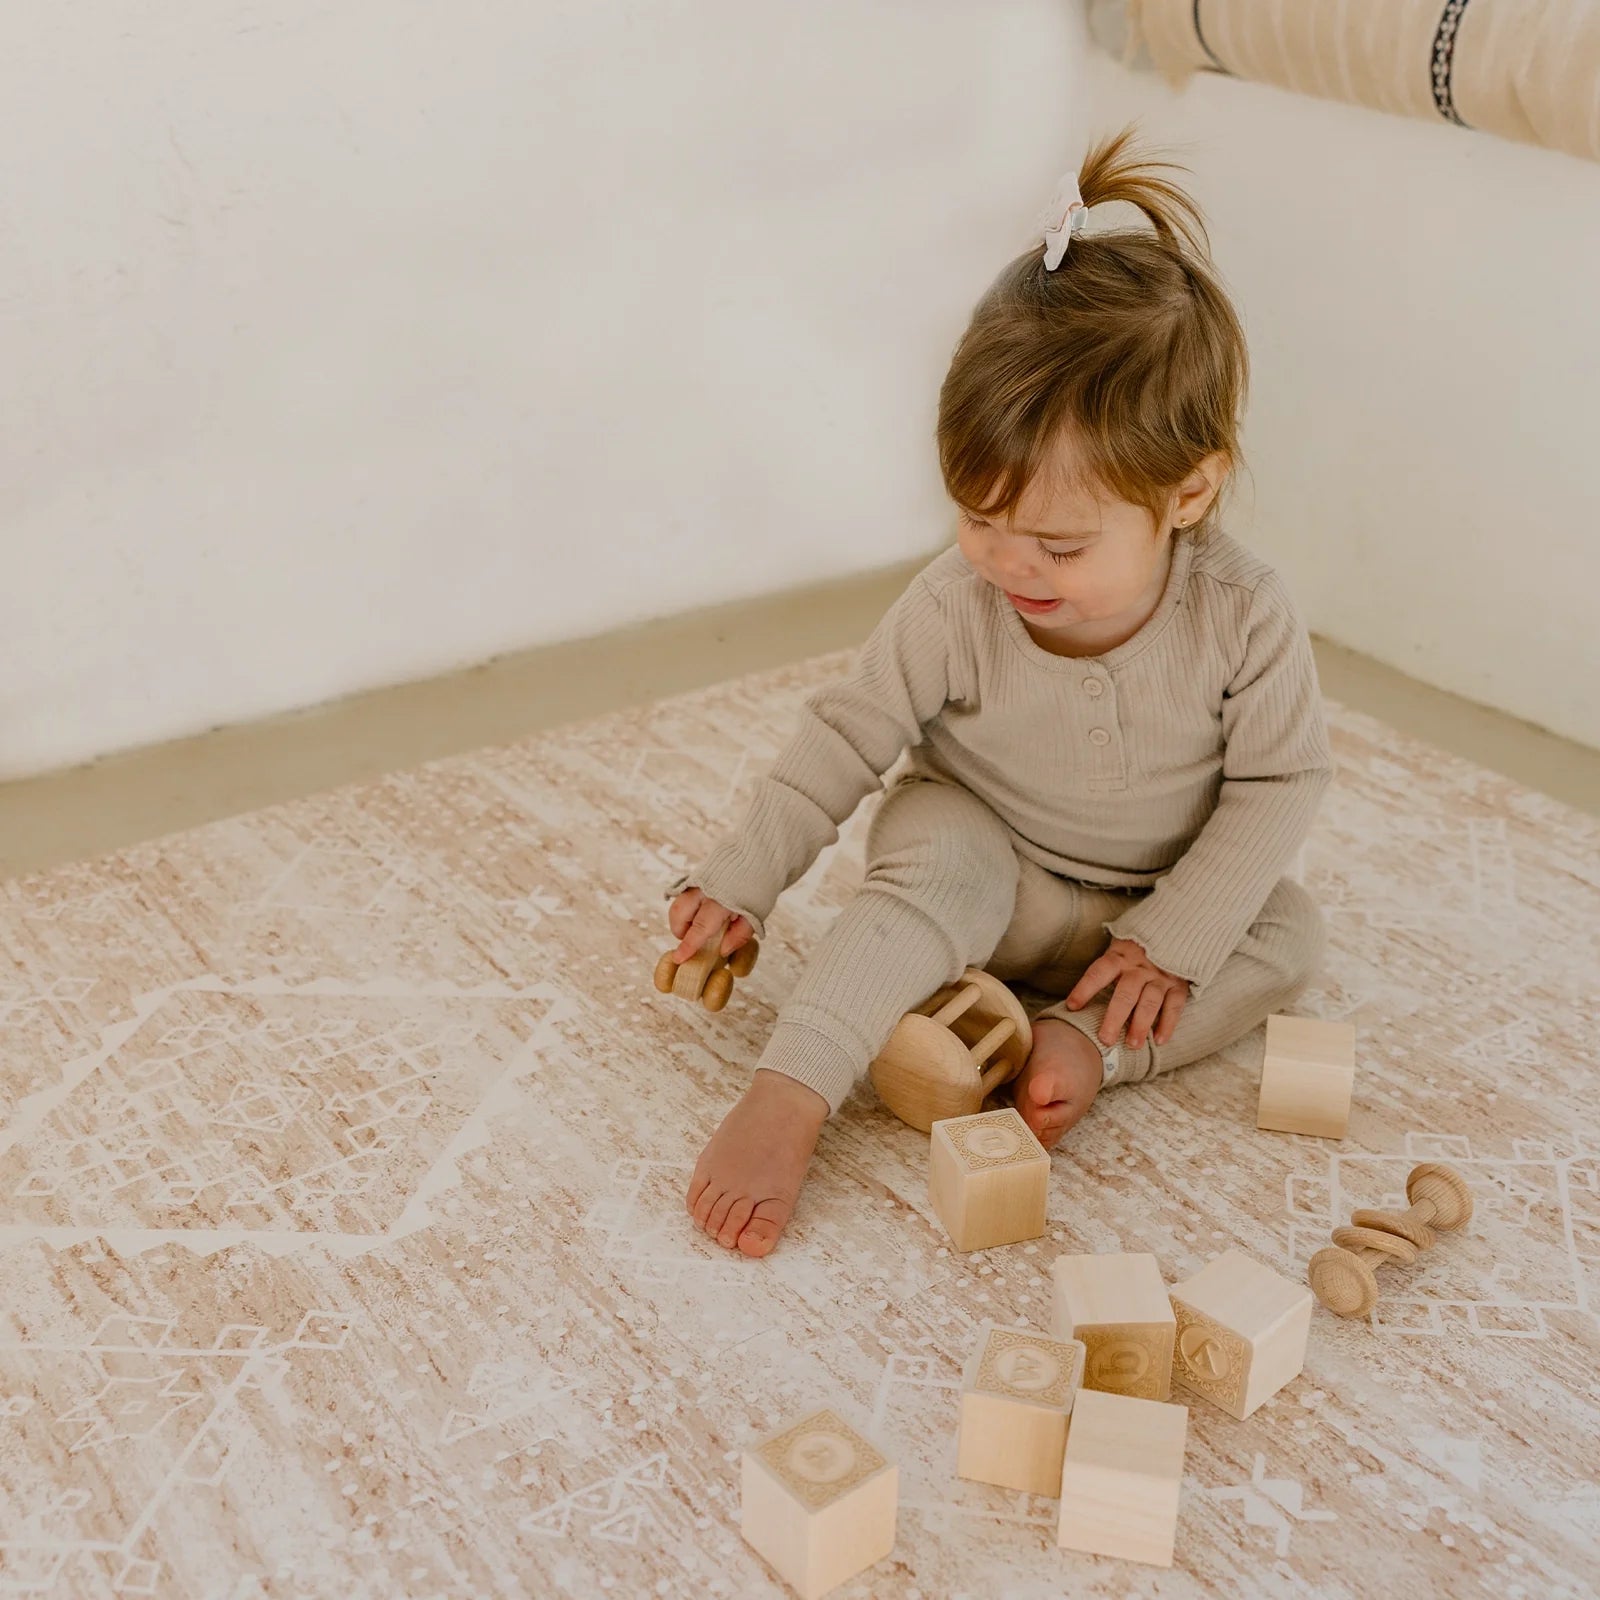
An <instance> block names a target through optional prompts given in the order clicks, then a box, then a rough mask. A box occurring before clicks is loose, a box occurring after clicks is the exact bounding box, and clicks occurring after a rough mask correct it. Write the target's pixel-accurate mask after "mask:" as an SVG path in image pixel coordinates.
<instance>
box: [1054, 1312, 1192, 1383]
mask: <svg viewBox="0 0 1600 1600" xmlns="http://www.w3.org/2000/svg"><path fill="white" fill-rule="evenodd" d="M1158 1327H1160V1328H1161V1331H1160V1332H1157V1331H1156V1329H1157V1328H1158ZM1073 1338H1075V1339H1081V1340H1082V1341H1083V1346H1084V1350H1085V1351H1086V1354H1085V1356H1084V1363H1083V1384H1084V1387H1085V1388H1086V1389H1101V1390H1105V1391H1107V1392H1109V1393H1111V1394H1125V1395H1129V1396H1131V1397H1132V1398H1133V1399H1135V1400H1160V1399H1161V1398H1162V1395H1161V1358H1160V1354H1159V1352H1158V1350H1157V1346H1164V1345H1165V1344H1166V1331H1165V1328H1164V1326H1162V1325H1160V1324H1156V1323H1150V1322H1091V1323H1088V1324H1086V1325H1085V1326H1083V1327H1080V1328H1075V1329H1074V1330H1073ZM1113 1345H1116V1346H1120V1345H1131V1346H1133V1347H1134V1348H1135V1349H1137V1350H1138V1351H1139V1352H1140V1353H1141V1354H1142V1355H1143V1356H1144V1358H1145V1365H1144V1370H1143V1371H1142V1372H1140V1374H1139V1375H1138V1377H1136V1378H1122V1377H1119V1378H1118V1379H1117V1381H1116V1384H1115V1387H1112V1386H1109V1385H1107V1384H1106V1383H1104V1382H1102V1381H1101V1380H1100V1378H1099V1377H1098V1375H1097V1374H1096V1373H1095V1370H1094V1367H1095V1361H1096V1359H1097V1358H1098V1357H1100V1356H1101V1355H1102V1354H1104V1353H1105V1352H1106V1350H1107V1348H1108V1347H1109V1346H1113ZM1174 1348H1176V1346H1174Z"/></svg>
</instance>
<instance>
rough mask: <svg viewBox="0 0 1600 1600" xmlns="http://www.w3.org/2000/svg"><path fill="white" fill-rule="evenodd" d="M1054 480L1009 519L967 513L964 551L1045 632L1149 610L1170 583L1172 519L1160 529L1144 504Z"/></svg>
mask: <svg viewBox="0 0 1600 1600" xmlns="http://www.w3.org/2000/svg"><path fill="white" fill-rule="evenodd" d="M1052 476H1053V475H1052V474H1051V473H1049V472H1041V473H1039V474H1038V476H1037V477H1036V478H1035V479H1034V481H1033V482H1032V483H1030V484H1029V485H1028V488H1027V491H1026V492H1025V493H1024V494H1023V496H1022V499H1021V500H1020V501H1019V502H1018V503H1017V506H1016V508H1015V510H1014V511H1013V513H1012V515H1011V516H1010V517H1008V518H1004V519H996V518H988V517H980V516H977V515H974V514H973V513H972V512H968V511H963V512H962V514H961V532H960V536H959V541H960V545H961V553H962V554H963V555H964V556H966V558H967V560H968V561H969V562H970V563H971V565H972V567H973V569H974V570H975V571H976V572H977V573H978V574H979V576H980V577H983V578H986V579H987V580H988V581H989V582H990V583H992V584H993V585H994V586H995V587H996V588H997V589H1001V590H1003V591H1005V593H1006V595H1007V596H1008V598H1009V599H1010V601H1011V603H1012V604H1013V605H1014V606H1015V607H1016V609H1017V611H1018V612H1019V613H1020V614H1021V615H1022V616H1024V617H1025V618H1027V620H1028V621H1029V622H1030V623H1031V624H1033V626H1034V628H1035V629H1037V630H1039V631H1054V630H1057V629H1062V630H1066V629H1070V628H1072V627H1073V626H1074V625H1076V624H1081V623H1098V622H1110V621H1113V620H1115V619H1118V618H1121V617H1123V616H1125V615H1127V614H1128V613H1130V612H1132V611H1134V610H1136V609H1137V608H1139V607H1140V606H1142V605H1144V604H1146V603H1147V602H1148V600H1149V597H1150V593H1151V590H1152V588H1154V589H1156V590H1157V591H1158V592H1159V589H1160V586H1161V584H1162V583H1163V581H1164V579H1165V574H1166V566H1167V543H1168V539H1169V537H1170V533H1171V527H1172V519H1170V518H1168V519H1163V520H1162V521H1161V522H1160V523H1159V524H1158V523H1157V521H1156V519H1154V518H1153V517H1152V516H1151V515H1150V512H1149V511H1148V510H1146V509H1145V507H1143V506H1136V505H1130V504H1129V503H1128V502H1127V501H1125V500H1118V499H1115V498H1113V497H1110V496H1108V495H1106V494H1105V493H1104V492H1099V493H1097V492H1096V491H1095V490H1094V489H1092V488H1086V487H1081V486H1079V487H1068V486H1067V484H1066V483H1065V482H1064V481H1063V480H1061V479H1059V478H1056V479H1055V481H1053V482H1050V481H1047V480H1050V479H1051V478H1052ZM1175 501H1176V497H1175ZM1180 514H1181V513H1180ZM1029 601H1041V602H1043V603H1044V604H1043V605H1042V606H1035V605H1030V604H1028V603H1027V602H1029Z"/></svg>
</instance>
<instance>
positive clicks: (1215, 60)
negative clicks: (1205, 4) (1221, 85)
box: [1194, 0, 1233, 78]
mask: <svg viewBox="0 0 1600 1600" xmlns="http://www.w3.org/2000/svg"><path fill="white" fill-rule="evenodd" d="M1194 36H1195V38H1196V39H1198V40H1199V41H1200V48H1201V49H1202V50H1204V51H1205V53H1206V54H1207V55H1208V56H1210V57H1211V65H1212V66H1213V67H1215V68H1216V69H1217V71H1218V72H1228V69H1227V68H1226V67H1225V66H1223V64H1222V58H1221V57H1220V56H1218V54H1217V52H1216V51H1215V50H1213V49H1212V48H1211V46H1210V45H1209V44H1208V43H1207V42H1206V31H1205V29H1204V28H1202V27H1201V26H1200V0H1194ZM1228 76H1229V77H1230V78H1231V77H1232V76H1233V74H1232V73H1231V72H1228Z"/></svg>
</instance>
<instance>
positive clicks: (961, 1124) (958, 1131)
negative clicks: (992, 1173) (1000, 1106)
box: [944, 1108, 1040, 1172]
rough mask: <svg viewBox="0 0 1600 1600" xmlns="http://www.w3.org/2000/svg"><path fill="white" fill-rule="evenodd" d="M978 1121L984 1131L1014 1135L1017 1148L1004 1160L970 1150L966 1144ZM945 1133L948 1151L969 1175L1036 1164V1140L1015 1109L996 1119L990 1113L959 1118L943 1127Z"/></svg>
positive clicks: (1037, 1153)
mask: <svg viewBox="0 0 1600 1600" xmlns="http://www.w3.org/2000/svg"><path fill="white" fill-rule="evenodd" d="M979 1118H982V1119H983V1123H984V1130H985V1131H987V1130H988V1129H993V1130H994V1131H995V1132H999V1131H1001V1130H1002V1129H1003V1130H1004V1131H1005V1132H1006V1133H1008V1134H1011V1135H1013V1136H1014V1137H1015V1138H1016V1141H1017V1142H1016V1147H1015V1148H1014V1149H1013V1150H1010V1151H1008V1152H1007V1153H1006V1154H1005V1155H1003V1156H986V1155H982V1154H980V1153H979V1152H977V1151H975V1150H973V1149H971V1148H970V1147H969V1144H968V1140H969V1139H970V1138H971V1136H972V1135H973V1134H974V1133H976V1132H978V1131H979V1129H978V1128H977V1127H975V1126H974V1124H975V1123H977V1122H978V1120H979ZM944 1131H945V1135H946V1136H947V1137H948V1139H949V1140H950V1144H951V1147H952V1148H953V1149H954V1150H955V1153H956V1154H957V1155H958V1156H959V1157H960V1158H961V1162H962V1165H963V1166H965V1167H966V1169H967V1171H969V1172H983V1171H988V1170H990V1169H992V1168H995V1167H1014V1166H1017V1165H1018V1164H1020V1163H1021V1162H1024V1161H1037V1160H1038V1158H1039V1154H1040V1152H1039V1148H1038V1140H1036V1139H1035V1138H1034V1136H1033V1130H1032V1129H1031V1128H1030V1127H1029V1126H1028V1124H1027V1123H1026V1122H1024V1121H1023V1120H1022V1114H1021V1112H1019V1111H1017V1110H1016V1109H1015V1108H1008V1109H1007V1111H1006V1112H1005V1114H1004V1116H1003V1117H996V1116H995V1114H994V1113H993V1112H992V1111H980V1112H979V1113H978V1114H977V1116H973V1117H960V1118H957V1119H956V1120H954V1121H952V1122H950V1123H948V1124H946V1126H945V1130H944Z"/></svg>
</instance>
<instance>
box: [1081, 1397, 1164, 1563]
mask: <svg viewBox="0 0 1600 1600" xmlns="http://www.w3.org/2000/svg"><path fill="white" fill-rule="evenodd" d="M1188 1431H1189V1408H1188V1407H1187V1406H1174V1405H1165V1404H1163V1403H1162V1402H1161V1401H1159V1400H1137V1399H1135V1398H1134V1397H1133V1396H1132V1395H1125V1394H1105V1393H1102V1392H1101V1391H1099V1390H1097V1389H1084V1390H1082V1391H1080V1393H1079V1395H1078V1398H1077V1400H1076V1401H1075V1402H1074V1403H1073V1407H1072V1418H1071V1421H1070V1423H1069V1424H1068V1427H1067V1448H1066V1453H1065V1456H1064V1457H1063V1459H1062V1464H1061V1520H1060V1522H1059V1523H1058V1525H1057V1528H1056V1543H1057V1544H1059V1545H1062V1546H1063V1547H1064V1548H1066V1549H1068V1550H1083V1551H1087V1552H1088V1553H1089V1554H1091V1555H1097V1556H1121V1557H1122V1558H1123V1559H1124V1560H1126V1561H1147V1562H1149V1563H1150V1565H1151V1566H1156V1567H1170V1566H1171V1565H1172V1547H1173V1544H1174V1542H1175V1541H1176V1538H1177V1533H1178V1492H1179V1488H1180V1486H1181V1485H1182V1483H1183V1450H1184V1444H1185V1442H1186V1440H1187V1437H1188Z"/></svg>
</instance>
